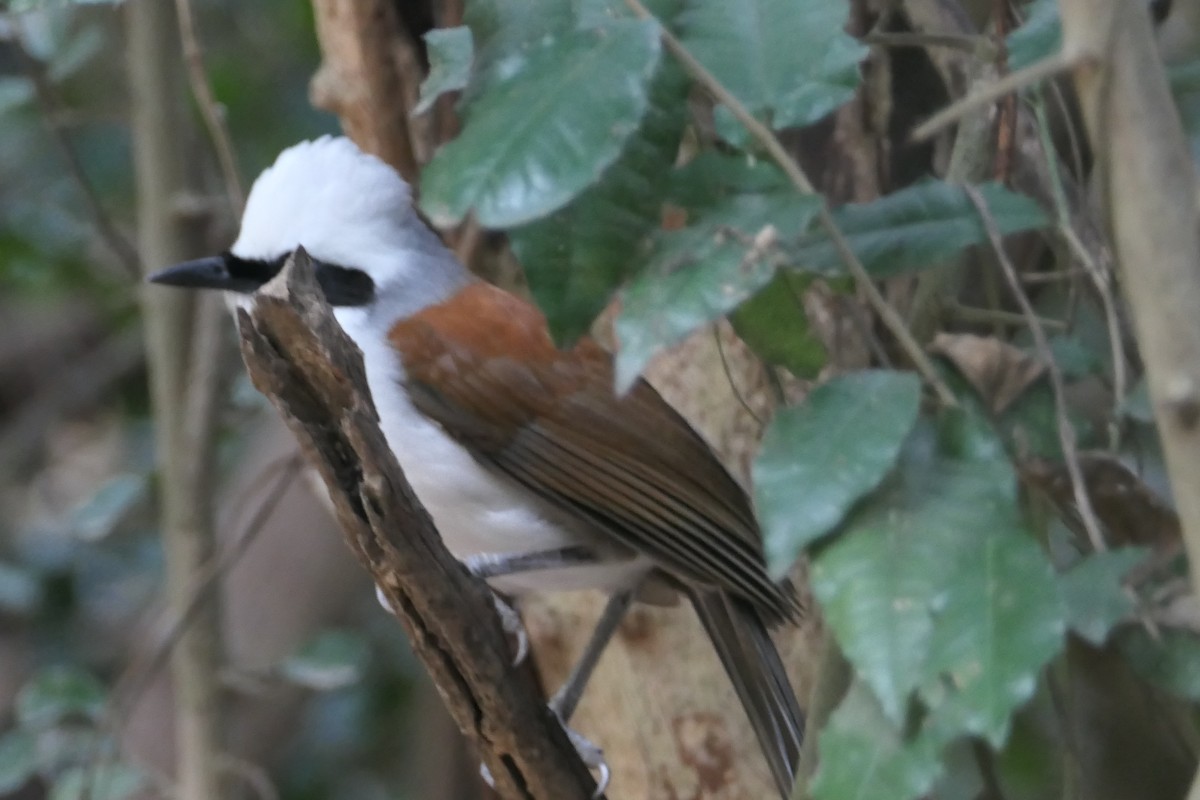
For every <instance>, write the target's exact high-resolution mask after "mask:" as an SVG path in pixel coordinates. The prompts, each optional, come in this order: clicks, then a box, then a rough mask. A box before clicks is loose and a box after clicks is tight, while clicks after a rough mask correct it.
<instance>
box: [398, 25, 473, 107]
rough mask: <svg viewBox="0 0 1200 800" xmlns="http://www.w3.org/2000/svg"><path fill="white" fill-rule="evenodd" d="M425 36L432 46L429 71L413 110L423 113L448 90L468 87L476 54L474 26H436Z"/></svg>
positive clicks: (427, 42)
mask: <svg viewBox="0 0 1200 800" xmlns="http://www.w3.org/2000/svg"><path fill="white" fill-rule="evenodd" d="M422 38H424V39H425V44H426V45H428V50H429V75H428V76H427V77H426V78H425V80H423V81H421V99H420V101H419V102H418V103H417V105H416V107H415V108H414V109H413V114H424V113H425V112H426V111H428V110H429V109H430V108H432V107H433V104H434V101H436V100H437V99H438V98H439V97H441V96H442V95H443V94H445V93H446V92H454V91H457V90H459V89H464V88H466V86H467V82H468V81H469V80H470V78H471V60H472V58H473V57H474V55H475V53H474V44H473V40H472V39H471V29H470V28H467V27H465V26H460V27H457V28H434V29H433V30H431V31H428V32H427V33H426V34H425V35H424V37H422Z"/></svg>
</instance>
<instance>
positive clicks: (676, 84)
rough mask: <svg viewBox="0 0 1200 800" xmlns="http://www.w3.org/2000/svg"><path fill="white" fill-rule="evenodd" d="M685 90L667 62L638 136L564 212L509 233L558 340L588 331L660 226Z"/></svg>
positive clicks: (681, 76)
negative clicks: (652, 232) (662, 205)
mask: <svg viewBox="0 0 1200 800" xmlns="http://www.w3.org/2000/svg"><path fill="white" fill-rule="evenodd" d="M687 91H688V82H687V79H686V76H685V75H684V74H683V72H682V71H681V70H680V69H679V68H678V67H677V66H676V65H675V64H674V63H671V62H664V63H663V64H662V66H661V67H660V69H659V74H658V75H657V76H656V77H655V79H654V82H653V84H652V87H651V92H650V97H651V102H650V106H649V108H648V109H647V112H646V115H645V117H644V118H643V120H642V123H641V125H640V127H639V129H638V131H637V133H636V134H635V135H634V136H631V137H630V138H629V140H628V142H627V143H626V145H625V150H624V151H623V152H622V153H621V156H620V158H618V159H617V161H616V162H615V163H614V164H613V165H612V166H611V167H609V168H608V169H607V170H606V171H605V173H604V175H603V176H602V177H601V179H600V182H599V183H598V184H597V185H595V186H593V187H592V188H590V189H588V190H586V191H585V192H584V193H583V194H581V195H580V196H579V197H577V198H575V200H574V201H572V202H571V204H570V205H568V206H567V207H566V208H564V209H562V210H561V211H558V212H556V213H554V214H552V215H550V216H549V217H546V218H545V219H541V220H538V221H537V222H534V223H531V224H529V225H525V226H522V227H520V228H517V229H515V230H513V231H510V232H509V237H510V240H511V242H512V246H513V250H514V252H515V253H516V255H517V258H518V259H519V260H520V261H521V264H522V265H523V267H524V269H525V276H526V278H527V279H528V281H529V287H530V289H531V291H532V292H533V296H534V298H535V299H536V300H537V302H538V305H539V306H541V308H542V310H543V311H544V312H545V313H546V318H547V320H548V321H549V323H550V329H551V331H552V332H553V333H554V335H555V337H556V338H557V339H559V340H560V341H562V340H568V341H569V340H571V339H573V338H575V337H576V336H578V335H579V334H581V333H583V332H585V331H586V330H587V328H588V326H589V325H590V324H591V322H592V320H593V319H594V318H595V317H596V315H597V314H598V313H599V312H600V311H601V309H603V308H604V306H605V305H606V304H607V303H608V301H609V300H610V299H611V297H612V293H613V291H614V290H616V288H617V287H618V286H619V285H620V284H621V282H622V281H624V280H625V279H626V278H628V277H629V276H630V274H632V271H633V269H634V268H635V266H636V265H637V264H638V262H639V258H638V255H639V251H640V250H642V249H644V248H643V245H644V244H645V240H646V238H647V237H648V236H649V234H650V233H651V231H653V230H654V229H655V228H656V227H658V223H659V214H660V206H661V203H662V199H663V196H664V193H665V191H666V187H667V183H668V178H669V175H670V170H671V166H672V163H673V162H674V159H675V153H676V151H677V150H678V148H679V139H680V136H681V135H682V133H683V126H684V121H685V120H684V116H685V114H684V112H685V109H686V103H685V101H686V98H687Z"/></svg>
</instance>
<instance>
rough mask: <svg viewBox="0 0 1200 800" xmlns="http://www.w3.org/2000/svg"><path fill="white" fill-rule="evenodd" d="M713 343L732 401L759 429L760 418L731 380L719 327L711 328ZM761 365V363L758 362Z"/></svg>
mask: <svg viewBox="0 0 1200 800" xmlns="http://www.w3.org/2000/svg"><path fill="white" fill-rule="evenodd" d="M711 327H712V333H713V342H715V343H716V345H717V355H718V356H720V357H721V369H722V371H724V373H725V382H726V383H728V384H729V390H730V391H731V392H733V396H734V399H736V400H737V401H738V405H740V406H741V407H742V410H743V411H745V412H746V413H747V414H749V415H750V418H751V419H752V420H754V421H755V423H757V424H758V427H759V428H760V429H761V428H762V427H763V421H762V418H761V417H759V416H758V414H755V413H754V409H753V408H751V407H750V402H749V401H748V400H746V396H745V395H743V394H742V390H741V387H739V386H738V385H737V381H735V380H734V379H733V371H732V370H731V369H730V368H729V360H728V359H727V358H726V357H725V345H724V344H723V343H722V342H721V326H720V325H718V324H715V323H714V324H713V325H712V326H711ZM760 363H761V362H760Z"/></svg>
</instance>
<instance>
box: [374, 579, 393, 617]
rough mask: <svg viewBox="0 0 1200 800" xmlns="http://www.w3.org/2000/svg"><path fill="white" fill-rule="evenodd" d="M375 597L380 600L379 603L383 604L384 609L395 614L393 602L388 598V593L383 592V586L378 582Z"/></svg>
mask: <svg viewBox="0 0 1200 800" xmlns="http://www.w3.org/2000/svg"><path fill="white" fill-rule="evenodd" d="M375 599H376V600H378V601H379V605H381V606H383V610H384V611H386V612H388V613H389V614H395V613H396V610H395V609H394V608H392V603H391V601H390V600H388V599H387V595H386V594H384V593H383V587H382V586H380V585H379V584H378V583H377V584H375Z"/></svg>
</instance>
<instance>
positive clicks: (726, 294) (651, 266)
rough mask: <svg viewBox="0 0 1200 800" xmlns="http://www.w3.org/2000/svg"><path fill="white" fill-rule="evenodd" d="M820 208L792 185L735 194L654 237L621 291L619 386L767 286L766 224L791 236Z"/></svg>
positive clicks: (770, 252) (771, 258)
mask: <svg viewBox="0 0 1200 800" xmlns="http://www.w3.org/2000/svg"><path fill="white" fill-rule="evenodd" d="M819 208H820V200H819V199H818V198H816V197H812V196H805V195H800V194H796V193H791V192H788V193H779V194H761V195H736V196H733V197H730V198H727V199H725V200H723V201H721V202H719V203H718V204H717V205H716V206H714V207H713V208H712V209H710V210H709V211H708V212H707V213H705V214H704V215H703V216H702V217H701V218H700V219H698V220H697V221H696V222H695V223H694V224H692V225H690V226H689V227H687V228H685V229H683V230H681V231H672V232H670V233H664V234H662V235H660V236H658V237H657V243H656V247H655V251H654V253H653V255H652V256H651V258H650V261H649V263H648V264H647V265H646V267H645V269H644V270H643V272H642V274H641V275H639V276H638V277H637V278H635V279H634V280H633V281H632V282H631V283H630V285H629V286H628V287H627V288H626V289H625V291H624V292H623V293H622V295H621V311H620V313H619V314H618V315H617V319H616V323H615V330H616V334H617V339H618V341H619V342H620V350H619V351H618V353H617V360H616V373H617V390H618V391H622V392H623V391H625V390H626V389H628V388H629V386H631V385H632V384H633V381H634V380H635V379H636V378H637V376H638V375H640V374H641V372H642V370H643V369H644V368H645V366H646V364H647V363H649V361H650V359H651V357H652V356H653V355H654V354H655V353H656V352H658V351H659V350H660V349H662V348H664V347H669V346H670V345H672V344H674V343H676V342H678V341H680V340H681V339H683V338H684V337H685V336H687V335H688V334H689V333H691V332H692V331H694V330H696V329H697V328H700V327H702V326H704V325H707V324H708V323H710V322H712V321H713V320H716V319H718V318H719V317H720V316H721V315H723V314H725V313H727V312H729V311H730V310H732V309H733V308H735V307H737V306H738V305H739V304H740V303H742V302H743V301H744V300H746V299H748V298H749V297H751V296H752V295H754V294H755V293H756V292H757V291H758V290H759V289H761V288H762V287H764V286H766V285H767V283H768V282H769V281H770V280H771V278H772V277H773V276H774V274H775V268H776V263H777V259H778V255H779V254H778V253H777V251H776V250H775V248H774V246H772V245H771V243H770V242H765V243H766V244H767V245H768V246H766V247H760V246H758V245H756V242H755V240H756V237H760V236H761V235H762V234H763V232H764V231H765V230H766V229H767V227H768V226H770V227H773V228H774V229H775V231H776V232H777V236H781V237H791V236H795V235H796V234H797V233H799V232H800V231H802V230H804V229H805V228H806V227H807V226H808V224H809V223H810V221H811V220H812V219H813V217H814V216H815V215H816V213H817V211H818V209H819ZM762 243H764V242H760V243H759V244H762Z"/></svg>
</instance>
